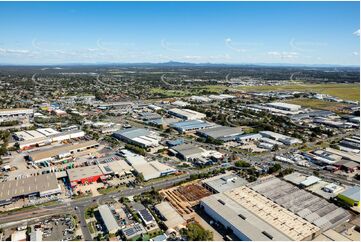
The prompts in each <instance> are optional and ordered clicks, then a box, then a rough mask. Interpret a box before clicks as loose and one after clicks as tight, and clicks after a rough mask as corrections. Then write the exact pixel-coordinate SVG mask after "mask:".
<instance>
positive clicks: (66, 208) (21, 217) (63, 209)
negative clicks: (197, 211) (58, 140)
mask: <svg viewBox="0 0 361 242" xmlns="http://www.w3.org/2000/svg"><path fill="white" fill-rule="evenodd" d="M219 167H220V166H214V167H210V168H208V169H203V170H192V171H189V173H188V174H184V175H180V176H178V177H173V178H171V179H167V180H162V181H158V182H155V183H152V184H149V185H145V186H143V187H142V186H139V187H135V188H128V189H125V190H123V191H119V192H112V193H108V194H104V195H99V196H95V197H88V198H82V199H78V200H69V201H68V202H66V201H65V202H63V203H59V204H55V205H50V206H46V207H42V206H41V205H39V206H38V207H35V208H32V209H29V210H28V209H26V210H22V211H18V212H16V211H15V212H8V213H2V214H1V216H0V227H1V226H4V227H6V224H11V226H13V225H14V224H16V223H19V224H21V223H24V221H26V220H28V221H30V220H36V219H37V218H40V217H44V216H52V215H59V214H65V213H72V214H74V213H75V214H76V215H77V216H78V218H79V222H80V227H81V230H82V233H83V235H84V239H85V240H93V238H92V237H91V234H90V231H89V228H88V226H87V223H86V220H85V210H86V208H87V207H89V206H93V205H100V204H104V203H105V202H107V201H112V200H114V199H119V198H121V197H128V196H134V195H139V194H142V193H144V192H149V191H151V190H152V189H156V190H158V189H163V188H167V187H171V186H173V185H175V184H177V183H179V182H183V181H186V180H188V179H189V178H190V176H191V174H200V173H207V172H210V171H212V170H215V169H218V168H219Z"/></svg>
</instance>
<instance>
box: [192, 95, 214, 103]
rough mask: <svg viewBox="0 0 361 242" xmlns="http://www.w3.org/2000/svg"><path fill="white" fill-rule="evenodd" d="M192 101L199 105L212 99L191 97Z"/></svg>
mask: <svg viewBox="0 0 361 242" xmlns="http://www.w3.org/2000/svg"><path fill="white" fill-rule="evenodd" d="M190 100H191V101H193V102H197V103H203V102H210V101H212V99H210V98H208V97H206V96H191V97H190Z"/></svg>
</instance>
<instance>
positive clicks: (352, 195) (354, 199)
mask: <svg viewBox="0 0 361 242" xmlns="http://www.w3.org/2000/svg"><path fill="white" fill-rule="evenodd" d="M337 198H338V199H340V200H342V201H344V202H346V203H347V204H349V205H351V206H358V207H359V206H360V187H357V186H354V187H350V188H349V189H347V190H346V191H344V192H341V193H340V194H338V195H337Z"/></svg>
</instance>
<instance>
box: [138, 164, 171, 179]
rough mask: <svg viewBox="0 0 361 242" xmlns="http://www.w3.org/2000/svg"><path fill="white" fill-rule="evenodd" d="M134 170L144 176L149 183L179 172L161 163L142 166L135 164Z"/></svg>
mask: <svg viewBox="0 0 361 242" xmlns="http://www.w3.org/2000/svg"><path fill="white" fill-rule="evenodd" d="M133 168H134V170H135V171H136V172H137V173H138V174H142V175H143V179H144V181H148V180H151V179H154V178H158V177H161V176H167V175H170V174H173V173H175V172H177V170H176V169H174V168H173V167H170V166H167V165H165V164H162V163H160V162H159V161H149V162H146V163H141V164H134V165H133Z"/></svg>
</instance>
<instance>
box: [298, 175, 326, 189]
mask: <svg viewBox="0 0 361 242" xmlns="http://www.w3.org/2000/svg"><path fill="white" fill-rule="evenodd" d="M319 181H321V179H320V178H318V177H316V176H309V177H307V178H306V180H304V181H302V182H301V183H300V184H301V185H303V186H305V187H308V186H311V185H312V184H315V183H317V182H319Z"/></svg>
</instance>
